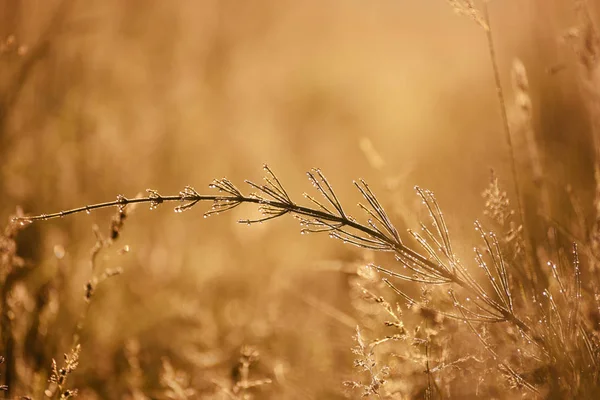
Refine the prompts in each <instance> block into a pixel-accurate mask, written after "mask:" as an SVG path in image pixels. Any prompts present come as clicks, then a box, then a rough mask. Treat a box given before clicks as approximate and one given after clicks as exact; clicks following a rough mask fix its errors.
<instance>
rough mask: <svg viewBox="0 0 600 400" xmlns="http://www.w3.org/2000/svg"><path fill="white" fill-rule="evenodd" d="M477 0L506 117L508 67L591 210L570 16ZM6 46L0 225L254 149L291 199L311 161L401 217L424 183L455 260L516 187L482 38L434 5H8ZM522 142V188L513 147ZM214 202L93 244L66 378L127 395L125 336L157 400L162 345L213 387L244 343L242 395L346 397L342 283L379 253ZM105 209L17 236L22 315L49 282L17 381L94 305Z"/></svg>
mask: <svg viewBox="0 0 600 400" xmlns="http://www.w3.org/2000/svg"><path fill="white" fill-rule="evenodd" d="M591 3H593V2H591ZM592 6H593V4H592ZM489 8H490V15H491V22H492V33H493V35H494V39H495V40H496V50H497V60H498V67H499V70H500V73H501V80H502V84H503V87H504V90H505V96H506V99H507V106H508V112H509V116H512V115H514V113H515V112H516V111H515V109H516V104H515V97H514V96H515V92H514V90H513V89H514V88H513V86H512V84H511V69H512V68H513V62H514V60H515V59H519V60H521V61H522V62H523V64H524V65H525V67H526V69H527V73H528V76H529V83H530V93H531V97H532V104H533V128H534V131H535V132H536V138H537V140H538V143H539V144H540V148H541V149H542V153H543V158H544V168H545V173H546V175H547V176H549V177H551V180H552V181H553V182H556V183H557V185H558V186H560V185H564V184H565V182H566V183H569V184H570V185H572V187H573V188H574V189H575V191H576V192H577V193H578V194H579V195H580V196H581V199H582V203H583V204H584V209H585V210H586V212H589V211H590V210H591V209H592V206H591V205H586V204H591V202H590V199H591V198H592V197H591V196H592V195H593V173H592V172H591V171H592V165H593V162H594V161H593V160H594V153H593V149H592V146H591V143H592V140H591V136H590V133H589V122H588V118H589V116H588V114H587V111H586V109H585V107H584V104H583V100H582V98H583V97H584V96H585V88H582V87H581V85H580V83H579V81H578V74H579V73H580V70H579V68H580V67H579V65H578V58H577V52H576V49H574V48H573V47H574V45H573V44H572V43H571V42H569V41H568V40H564V37H565V35H566V34H567V33H568V32H570V31H569V30H570V29H572V28H573V27H575V26H577V24H578V18H577V13H576V11H575V7H574V5H573V4H572V2H570V1H559V0H551V1H550V0H526V1H524V0H505V1H493V2H490V4H489ZM596 11H598V10H596ZM0 40H2V41H3V43H4V45H3V46H4V47H3V51H2V52H1V53H0V70H1V71H2V72H1V75H0V96H1V100H2V103H0V107H1V108H0V160H1V163H0V168H1V173H0V196H2V201H1V202H0V204H1V206H0V220H2V221H8V219H9V216H10V215H12V214H14V212H15V209H16V207H17V206H20V207H22V208H23V210H24V211H25V212H26V213H31V214H37V213H43V212H52V211H58V210H61V209H67V208H71V207H75V206H80V205H84V204H91V203H95V202H101V201H109V200H113V199H115V198H116V196H117V195H118V194H123V195H125V196H128V197H133V196H135V195H136V194H138V193H143V192H144V191H145V190H146V189H147V188H152V189H156V190H159V191H160V192H161V193H162V194H177V193H178V192H179V191H180V190H181V189H183V187H184V186H185V185H192V186H194V187H195V188H196V189H197V190H198V191H199V192H206V193H209V192H210V189H209V188H208V187H207V185H208V184H209V183H210V182H211V180H212V179H213V178H220V177H223V176H226V177H228V178H229V179H231V180H232V181H233V182H235V183H236V184H239V186H240V187H244V184H243V180H244V179H252V180H255V181H256V180H259V179H261V176H262V169H261V167H262V165H263V164H264V163H267V164H268V165H269V166H270V167H272V168H273V170H274V171H275V172H276V173H277V174H278V176H279V178H280V179H281V181H282V182H283V183H284V185H285V186H286V188H287V189H288V191H289V193H290V194H292V195H293V196H294V198H295V199H297V200H299V201H300V200H301V199H302V197H301V195H302V193H303V192H304V191H310V190H311V189H312V187H311V185H310V184H309V182H308V181H307V180H306V175H305V172H306V171H307V170H309V169H310V168H313V167H319V168H320V169H321V170H322V171H324V173H325V174H326V175H327V177H328V178H329V179H330V181H331V182H332V184H333V185H334V187H335V188H336V190H337V194H338V195H339V197H340V198H341V199H342V201H343V203H344V204H346V207H347V208H349V209H352V210H353V211H352V212H353V214H355V215H359V210H358V209H354V208H353V207H354V205H355V204H356V202H357V200H358V196H357V193H356V191H355V189H354V188H353V185H352V180H353V179H357V178H365V179H366V180H367V181H368V182H370V184H371V186H372V188H373V190H374V191H375V193H376V194H377V195H378V197H379V198H380V200H381V201H382V202H383V203H384V205H385V206H386V207H388V209H390V210H391V214H392V215H393V217H394V221H395V222H397V223H398V226H399V227H402V228H406V227H415V226H417V225H416V224H417V223H418V221H419V220H420V219H422V218H423V217H424V215H425V214H424V212H423V210H422V209H421V207H420V204H419V203H420V201H419V200H418V198H417V196H415V194H414V190H413V187H414V186H415V185H419V186H422V187H426V188H428V189H431V190H433V191H434V192H435V193H436V195H437V197H438V200H439V201H440V204H441V205H442V207H443V208H444V211H445V213H446V216H447V218H448V222H449V225H450V229H451V231H452V232H453V233H454V235H455V237H456V240H457V243H458V244H457V246H458V247H459V249H460V251H464V253H463V254H464V256H465V257H471V255H470V253H468V252H469V251H470V249H471V248H472V244H470V241H469V240H468V239H470V238H472V237H473V235H474V232H473V228H472V227H473V225H472V222H473V221H474V220H475V219H477V218H481V217H482V210H483V200H482V198H481V192H482V190H483V189H484V188H485V186H486V185H487V184H488V181H489V178H490V169H491V168H493V169H494V170H495V171H496V173H497V174H498V176H499V178H500V181H501V183H502V184H503V186H504V188H505V189H506V190H507V191H508V192H509V193H512V192H513V186H512V185H513V184H512V177H511V174H510V169H509V166H510V153H509V149H508V147H507V145H506V140H505V137H504V132H503V128H502V119H501V114H500V109H499V105H498V100H497V97H496V87H495V84H494V76H493V70H492V64H491V62H490V55H489V50H488V46H487V42H486V37H485V33H484V31H483V30H482V29H481V27H479V26H478V25H477V24H476V23H475V22H474V21H472V20H471V19H470V18H469V17H468V16H457V15H456V13H454V12H453V9H452V7H451V6H450V5H449V4H448V3H447V2H446V1H443V0H420V1H416V0H394V1H390V0H381V1H368V2H367V1H358V0H326V1H289V0H276V1H275V0H255V1H252V2H240V1H233V0H201V1H178V2H166V1H158V0H154V1H152V0H149V1H141V0H131V1H126V2H125V1H116V0H108V1H96V2H82V1H75V0H73V1H70V0H62V1H33V0H23V1H14V0H0ZM511 121H512V120H511ZM514 149H515V153H516V159H517V163H518V165H519V168H520V169H522V170H523V171H524V172H523V173H522V178H523V182H524V183H523V184H524V185H525V186H527V184H526V182H529V181H530V177H529V175H528V172H527V167H526V164H527V149H526V146H525V144H524V139H523V138H521V137H519V136H517V137H515V148H514ZM208 208H209V205H208V204H206V205H205V204H199V205H197V206H196V207H194V208H193V209H191V210H189V211H187V212H186V213H183V214H175V213H173V211H172V207H171V206H170V205H168V204H165V205H162V206H160V207H159V208H158V209H157V210H153V211H149V210H148V207H147V206H146V205H139V206H137V207H135V210H134V211H133V212H131V213H130V215H129V216H128V218H127V220H126V221H125V225H124V228H123V230H122V233H121V237H120V238H119V240H118V241H116V242H115V243H114V244H113V246H111V247H110V248H108V249H106V250H105V251H102V252H101V253H100V254H99V257H98V261H97V266H96V268H97V269H98V271H102V270H104V269H105V268H122V269H123V273H122V274H121V275H120V276H117V277H113V278H110V279H108V280H106V281H105V282H102V284H101V285H99V286H98V289H97V292H96V293H95V294H94V297H93V299H92V301H91V303H90V307H89V310H88V311H87V314H86V317H85V324H84V326H83V328H82V331H81V334H82V341H81V343H82V354H81V362H80V366H79V368H78V369H77V370H76V371H75V372H74V375H73V378H72V380H70V382H71V384H72V386H73V387H78V388H80V396H83V397H84V398H94V396H96V398H126V397H127V396H130V397H129V398H133V397H132V396H133V394H131V393H129V394H126V393H128V392H127V390H129V389H127V388H128V387H129V386H130V385H131V382H129V381H127V378H126V377H127V376H129V375H128V374H127V372H126V371H128V364H127V360H128V358H127V354H128V353H127V351H128V350H127V349H129V348H130V347H131V346H134V347H135V346H137V348H138V353H139V360H140V364H141V365H142V369H143V372H144V379H143V383H141V384H140V386H141V387H143V388H144V389H145V390H148V393H158V392H157V391H158V390H159V389H158V388H159V385H158V378H157V377H158V375H159V369H160V367H161V359H164V358H168V359H169V360H171V362H172V363H173V364H174V365H175V366H176V367H177V368H179V369H181V370H184V371H187V373H188V375H189V377H190V379H191V381H192V382H193V384H194V386H195V388H196V389H197V391H198V393H202V394H204V393H207V394H206V396H209V397H206V398H212V397H210V396H217V394H215V393H216V389H215V384H213V383H211V382H213V381H214V380H216V381H219V382H228V380H229V379H230V372H229V371H231V369H232V368H234V366H235V362H236V360H237V358H238V355H239V349H240V348H241V347H242V346H244V345H252V346H254V347H255V348H257V349H258V351H259V352H260V354H261V359H260V362H259V366H258V371H256V376H257V377H261V376H262V377H269V378H270V379H273V381H274V384H272V385H271V388H269V389H267V388H265V389H264V390H263V389H261V391H258V392H256V393H255V394H256V395H257V396H258V398H290V399H294V398H297V399H323V398H342V397H343V395H344V389H343V387H342V381H344V380H346V379H349V378H350V377H351V376H352V374H353V366H352V359H353V355H352V354H351V352H350V348H351V347H352V346H353V339H352V336H353V334H354V327H355V325H356V324H358V323H359V322H358V321H357V316H356V315H355V313H354V311H353V308H352V306H351V302H350V299H349V282H348V274H351V273H352V271H353V270H355V269H356V267H357V266H358V265H360V264H361V263H364V262H365V261H364V260H369V259H371V257H373V255H371V254H369V253H368V252H365V251H363V250H361V249H358V248H354V247H352V246H344V245H343V244H341V243H339V242H337V241H333V240H330V239H328V238H327V236H326V235H317V234H313V235H304V236H301V235H299V228H298V226H297V223H296V221H294V220H293V219H292V218H287V219H286V218H283V219H280V220H276V221H271V222H270V223H266V224H261V225H257V226H252V227H247V226H241V225H238V224H236V223H235V221H236V220H238V219H241V218H245V217H247V216H250V217H252V216H255V215H256V211H255V210H254V209H253V208H252V207H250V206H248V207H240V208H238V209H235V210H234V211H233V212H231V213H228V214H224V215H221V216H215V217H211V218H208V219H204V218H202V213H203V212H204V211H206V210H207V209H208ZM113 214H114V210H112V209H111V210H104V211H99V212H94V213H92V214H91V215H85V214H80V215H77V216H72V217H69V218H64V219H60V220H53V221H47V222H42V223H36V224H33V225H31V226H29V227H27V228H26V229H25V230H24V231H23V232H22V233H21V234H20V236H19V241H18V244H19V249H20V250H19V254H20V255H21V256H23V257H24V258H25V259H26V260H29V261H28V262H31V263H33V264H34V265H35V268H34V269H32V272H29V275H28V277H27V279H26V280H25V283H24V284H23V288H24V289H23V290H24V293H25V294H23V295H22V297H23V298H22V299H21V300H20V301H21V303H22V304H20V305H19V306H17V308H18V309H20V310H22V312H23V313H25V312H26V311H29V312H31V311H32V310H35V307H36V306H35V304H36V303H35V301H34V300H32V298H33V297H35V295H34V294H35V293H38V291H40V290H41V288H45V289H44V290H47V291H48V290H49V289H48V288H47V287H46V286H45V285H47V284H48V283H49V282H52V283H51V285H54V286H51V287H52V288H54V289H56V290H54V291H52V290H49V291H48V293H50V294H51V295H52V296H55V298H53V300H51V301H49V304H50V303H51V304H52V307H54V309H51V310H49V311H47V312H48V313H54V314H52V315H53V317H52V319H50V320H51V321H53V322H52V323H51V324H50V325H48V326H47V327H46V328H45V330H43V331H40V332H42V333H40V335H41V337H43V341H42V343H43V345H40V348H39V349H35V350H33V349H31V348H27V346H26V345H25V344H23V343H22V344H20V346H21V348H20V351H21V352H22V353H23V354H22V356H21V355H19V356H18V357H20V358H21V359H20V360H19V361H18V363H17V364H18V365H17V373H18V374H19V376H20V377H21V378H20V379H21V380H22V382H21V383H19V386H18V387H16V388H14V392H13V394H28V393H29V394H31V395H34V394H33V392H32V391H34V390H35V389H34V387H35V385H34V384H33V383H31V382H34V381H35V379H36V378H35V373H34V369H35V368H33V367H32V365H36V363H39V364H40V365H42V364H43V365H45V366H46V367H47V366H48V365H49V362H50V360H51V359H52V358H57V359H60V358H61V355H62V353H66V352H68V351H69V350H70V347H69V346H70V345H71V341H72V336H73V334H74V332H75V329H76V328H75V327H76V325H77V321H78V320H79V316H80V315H81V313H82V310H84V309H85V307H86V306H85V301H84V297H83V294H84V291H83V287H84V284H85V282H86V281H87V280H88V279H89V278H90V274H91V271H90V261H89V260H90V249H91V248H92V247H93V246H94V243H95V241H96V239H95V236H94V234H93V231H92V226H93V225H94V224H97V225H98V226H99V227H100V232H102V233H103V234H106V232H107V229H108V226H109V223H110V218H111V216H112V215H113ZM461 239H464V241H461ZM125 245H127V246H128V249H129V251H128V252H124V251H123V247H124V246H125ZM385 260H386V261H387V262H392V263H393V260H391V259H385ZM98 271H97V272H98ZM57 288H58V289H57ZM52 296H51V297H52ZM52 302H54V303H52ZM19 307H20V308H19ZM17 318H18V316H17ZM23 318H24V317H23ZM22 329H24V330H26V329H27V328H26V327H23V328H22ZM132 343H133V344H132ZM28 385H30V386H28ZM39 386H40V385H39V384H38V387H39ZM41 386H44V384H41ZM465 390H466V389H465ZM36 396H37V395H36ZM156 396H157V397H158V398H160V396H158V395H156ZM199 397H200V398H204V397H202V396H200V395H199ZM36 398H37V397H36Z"/></svg>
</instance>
